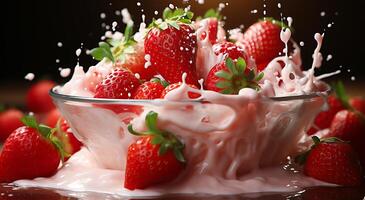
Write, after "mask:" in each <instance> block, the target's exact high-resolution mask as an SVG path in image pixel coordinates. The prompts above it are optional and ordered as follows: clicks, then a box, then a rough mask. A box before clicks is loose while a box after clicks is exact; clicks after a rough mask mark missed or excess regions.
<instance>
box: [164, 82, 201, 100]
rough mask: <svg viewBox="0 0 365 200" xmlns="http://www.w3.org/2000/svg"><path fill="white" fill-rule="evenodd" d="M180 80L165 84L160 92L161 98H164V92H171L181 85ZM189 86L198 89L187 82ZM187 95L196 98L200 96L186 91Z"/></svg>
mask: <svg viewBox="0 0 365 200" xmlns="http://www.w3.org/2000/svg"><path fill="white" fill-rule="evenodd" d="M181 84H182V83H181V82H178V83H174V84H171V85H169V86H167V87H166V88H165V89H164V90H163V91H162V93H161V98H165V96H166V94H167V93H169V92H171V91H172V90H175V89H177V88H179V87H180V86H181ZM187 85H188V86H189V87H191V88H194V89H198V88H197V87H196V86H195V85H191V84H187ZM188 96H189V98H190V99H196V98H199V97H200V94H197V93H194V92H188Z"/></svg>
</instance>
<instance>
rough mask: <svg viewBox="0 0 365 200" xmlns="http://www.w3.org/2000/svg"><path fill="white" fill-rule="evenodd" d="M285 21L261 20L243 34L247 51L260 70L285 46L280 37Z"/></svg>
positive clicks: (243, 42) (243, 41)
mask: <svg viewBox="0 0 365 200" xmlns="http://www.w3.org/2000/svg"><path fill="white" fill-rule="evenodd" d="M283 26H284V25H283V23H281V22H280V21H275V20H265V21H259V22H257V23H255V24H253V25H251V26H250V27H249V28H248V29H247V30H246V32H245V33H244V34H243V40H242V41H239V42H241V43H242V45H243V47H244V49H245V52H246V53H247V54H248V55H250V56H252V57H253V58H254V60H255V62H256V65H257V69H258V70H259V71H261V70H263V69H265V67H266V65H267V64H268V63H269V62H270V61H271V60H273V59H274V58H276V57H277V56H279V53H280V52H282V51H283V49H284V48H285V44H284V43H283V42H282V41H281V39H280V32H281V29H282V27H283Z"/></svg>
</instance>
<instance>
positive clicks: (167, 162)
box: [124, 111, 186, 190]
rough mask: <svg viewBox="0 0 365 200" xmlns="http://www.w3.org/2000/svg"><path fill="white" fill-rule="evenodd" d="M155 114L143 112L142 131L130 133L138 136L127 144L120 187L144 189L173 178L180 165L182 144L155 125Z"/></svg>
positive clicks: (130, 129) (130, 128) (182, 159)
mask: <svg viewBox="0 0 365 200" xmlns="http://www.w3.org/2000/svg"><path fill="white" fill-rule="evenodd" d="M157 117H158V114H157V113H155V112H153V111H151V112H149V113H148V114H147V115H146V126H147V129H148V130H147V131H146V132H136V131H134V130H133V127H132V125H129V126H128V130H129V132H130V133H132V134H134V135H136V136H139V137H140V138H139V139H138V140H137V141H136V142H133V143H132V144H131V145H130V146H129V148H128V154H127V165H126V171H125V180H124V187H125V188H127V189H129V190H135V189H144V188H147V187H149V186H153V185H156V184H163V183H167V182H170V181H172V180H174V179H176V178H177V177H178V176H179V175H180V173H181V172H182V170H183V169H184V164H185V162H186V161H185V158H184V156H183V149H184V144H183V143H182V142H181V141H180V140H179V139H178V138H177V137H176V136H175V135H174V134H172V133H170V132H167V131H163V130H160V129H158V128H157Z"/></svg>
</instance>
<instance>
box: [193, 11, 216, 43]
mask: <svg viewBox="0 0 365 200" xmlns="http://www.w3.org/2000/svg"><path fill="white" fill-rule="evenodd" d="M198 18H199V19H198V20H197V21H196V28H199V27H200V26H201V24H203V23H206V24H207V26H208V33H207V32H206V31H204V32H203V33H202V34H201V35H200V37H201V38H200V39H201V40H204V39H205V38H206V37H207V35H208V39H209V42H210V43H211V44H215V43H217V39H218V28H219V26H218V24H219V20H221V19H222V16H221V14H220V12H219V11H218V10H214V9H209V10H208V11H207V12H206V13H205V14H204V16H203V17H198Z"/></svg>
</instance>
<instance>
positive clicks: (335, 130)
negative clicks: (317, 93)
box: [327, 110, 365, 167]
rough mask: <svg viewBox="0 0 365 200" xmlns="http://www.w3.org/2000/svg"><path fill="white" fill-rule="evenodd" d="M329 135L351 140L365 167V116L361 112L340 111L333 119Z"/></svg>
mask: <svg viewBox="0 0 365 200" xmlns="http://www.w3.org/2000/svg"><path fill="white" fill-rule="evenodd" d="M327 137H338V138H340V139H342V140H345V141H349V142H350V144H351V145H352V146H353V147H354V149H355V151H356V152H357V153H358V155H359V158H360V161H361V163H362V164H363V166H364V167H365V148H364V146H365V118H364V117H363V116H361V114H359V113H356V112H353V111H349V110H342V111H340V112H338V113H337V114H336V115H335V117H334V118H333V120H332V123H331V127H330V132H329V134H328V135H327Z"/></svg>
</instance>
